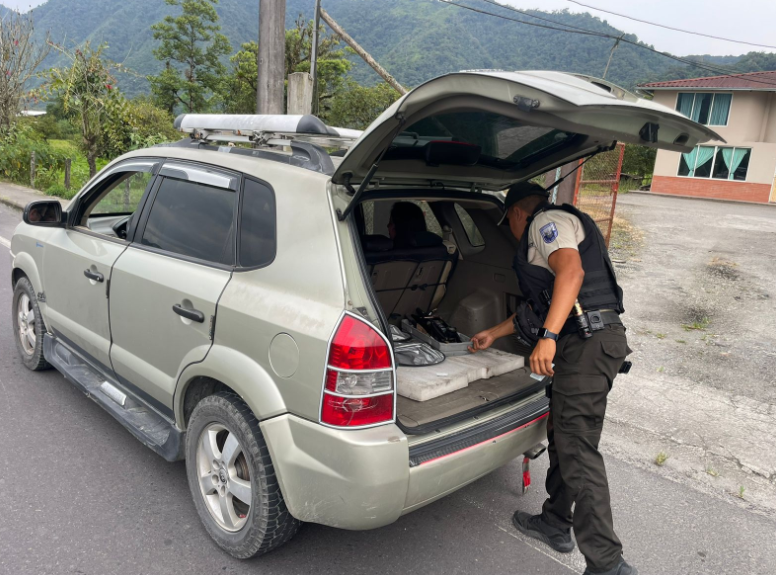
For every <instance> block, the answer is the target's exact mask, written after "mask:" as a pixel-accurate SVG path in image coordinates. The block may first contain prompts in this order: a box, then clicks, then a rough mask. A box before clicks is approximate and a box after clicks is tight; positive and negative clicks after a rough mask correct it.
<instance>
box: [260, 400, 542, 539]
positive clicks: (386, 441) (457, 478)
mask: <svg viewBox="0 0 776 575" xmlns="http://www.w3.org/2000/svg"><path fill="white" fill-rule="evenodd" d="M532 406H533V409H532V410H527V411H526V412H525V413H524V414H523V415H524V417H523V419H519V420H518V419H515V418H514V417H513V418H512V421H502V424H503V425H502V427H501V428H499V427H498V426H497V425H493V426H491V428H489V429H484V428H477V430H472V431H473V432H472V433H470V434H468V435H466V436H464V437H458V436H456V441H453V442H448V443H446V444H444V443H437V442H435V443H434V444H433V445H431V444H426V447H425V449H421V447H420V446H419V447H413V448H412V450H411V449H410V447H409V444H408V441H407V436H406V435H404V433H402V431H401V430H400V429H399V428H398V427H396V426H395V425H385V426H381V427H375V428H372V429H363V430H355V431H345V430H336V429H330V428H327V427H324V426H321V425H318V424H316V423H312V422H310V421H307V420H304V419H301V418H298V417H295V416H293V415H288V414H287V415H283V416H280V417H276V418H273V419H270V420H267V421H264V422H262V423H261V429H262V432H263V434H264V437H265V439H266V441H267V445H268V446H269V450H270V454H271V456H272V462H273V465H274V467H275V473H276V474H277V477H278V480H279V482H280V487H281V490H282V492H283V496H284V498H285V501H286V505H287V506H288V509H289V511H290V512H291V514H292V515H293V516H294V517H296V518H297V519H299V520H301V521H306V522H310V523H320V524H322V525H328V526H331V527H338V528H341V529H353V530H362V529H374V528H377V527H382V526H384V525H388V524H390V523H393V522H394V521H396V520H397V519H398V518H399V517H400V516H401V515H403V514H405V513H409V512H410V511H413V510H415V509H418V508H419V507H422V506H424V505H427V504H428V503H431V502H432V501H435V500H437V499H439V498H441V497H443V496H445V495H447V494H448V493H452V492H453V491H455V490H456V489H459V488H461V487H463V486H464V485H467V484H468V483H471V482H472V481H476V480H477V479H479V478H480V477H482V476H484V475H487V474H488V473H490V472H491V471H493V470H495V469H497V468H499V467H501V466H502V465H504V464H506V463H508V462H509V461H511V460H512V459H514V458H516V457H519V456H520V455H521V454H522V453H524V452H525V451H527V450H528V449H530V448H531V447H533V446H534V445H536V444H537V443H539V442H541V441H542V440H544V439H545V438H546V416H547V407H546V402H537V403H534V404H532ZM511 415H514V414H511ZM507 419H508V418H507ZM477 431H479V432H480V433H479V434H477V433H476V432H477ZM462 435H463V434H462ZM419 455H420V456H419ZM411 456H412V459H411Z"/></svg>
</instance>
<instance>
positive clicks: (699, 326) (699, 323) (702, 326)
mask: <svg viewBox="0 0 776 575" xmlns="http://www.w3.org/2000/svg"><path fill="white" fill-rule="evenodd" d="M710 325H711V320H710V319H709V318H708V317H705V316H704V317H702V318H700V319H699V320H696V321H694V322H692V323H685V324H682V327H683V328H684V330H685V331H706V330H707V329H708V328H709V326H710Z"/></svg>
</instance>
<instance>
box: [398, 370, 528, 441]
mask: <svg viewBox="0 0 776 575" xmlns="http://www.w3.org/2000/svg"><path fill="white" fill-rule="evenodd" d="M443 365H444V363H441V364H439V365H438V366H435V367H441V366H443ZM410 369H412V368H410ZM535 384H536V380H535V379H533V378H532V377H531V370H530V369H529V368H527V367H523V368H520V369H518V370H516V371H512V372H511V373H507V374H505V375H499V376H496V377H492V378H490V379H481V380H479V381H475V382H473V383H470V384H469V385H468V387H464V388H463V389H459V390H458V391H453V392H452V393H448V394H446V395H442V396H440V397H436V398H434V399H430V400H428V401H414V400H412V399H408V398H406V397H402V396H399V397H398V403H397V406H396V408H397V409H396V412H397V417H398V420H399V423H401V425H403V426H404V427H408V428H412V427H419V426H421V425H428V424H429V423H433V422H434V421H438V420H441V419H445V418H446V417H451V416H453V415H456V414H458V413H461V412H463V411H468V410H470V409H474V408H476V407H480V406H481V405H484V404H486V403H490V402H492V401H497V400H499V399H503V398H505V397H508V396H510V395H512V394H515V393H517V392H519V391H520V390H522V389H525V388H528V387H530V386H532V385H535Z"/></svg>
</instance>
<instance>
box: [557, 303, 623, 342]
mask: <svg viewBox="0 0 776 575" xmlns="http://www.w3.org/2000/svg"><path fill="white" fill-rule="evenodd" d="M585 315H586V316H587V322H588V324H589V325H590V331H601V330H602V329H604V328H605V327H606V326H607V325H622V320H621V319H620V314H618V313H617V312H616V311H614V310H610V309H602V310H595V311H586V312H585ZM577 329H578V328H577V323H576V320H575V319H574V318H573V317H572V318H569V319H568V320H566V323H565V324H564V325H563V329H562V330H561V331H560V335H561V336H564V335H568V334H570V333H576V332H577Z"/></svg>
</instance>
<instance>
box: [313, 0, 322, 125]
mask: <svg viewBox="0 0 776 575" xmlns="http://www.w3.org/2000/svg"><path fill="white" fill-rule="evenodd" d="M320 25H321V0H315V18H314V19H313V45H312V49H311V50H310V75H311V76H312V77H313V93H312V97H313V103H312V110H313V114H317V113H318V27H319V26H320Z"/></svg>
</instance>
